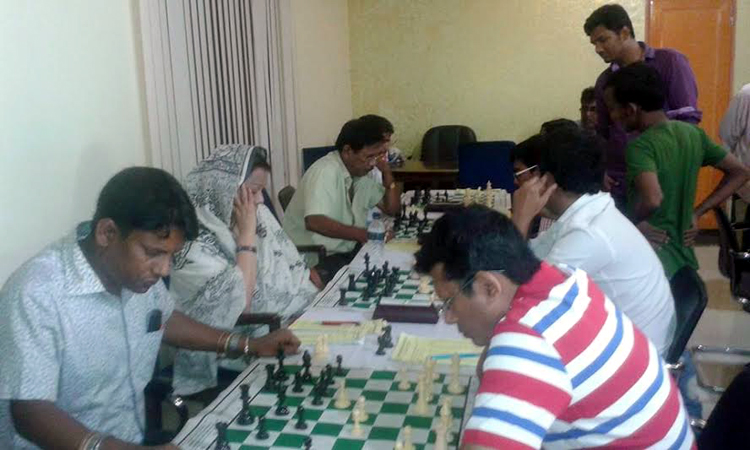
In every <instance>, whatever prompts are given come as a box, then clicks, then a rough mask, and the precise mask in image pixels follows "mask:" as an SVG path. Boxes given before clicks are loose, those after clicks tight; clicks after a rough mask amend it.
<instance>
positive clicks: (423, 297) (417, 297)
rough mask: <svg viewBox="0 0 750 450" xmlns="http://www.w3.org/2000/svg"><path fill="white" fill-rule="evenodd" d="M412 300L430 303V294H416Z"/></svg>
mask: <svg viewBox="0 0 750 450" xmlns="http://www.w3.org/2000/svg"><path fill="white" fill-rule="evenodd" d="M411 299H412V301H419V302H429V301H430V294H414V296H413V297H412V298H411Z"/></svg>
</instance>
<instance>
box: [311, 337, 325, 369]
mask: <svg viewBox="0 0 750 450" xmlns="http://www.w3.org/2000/svg"><path fill="white" fill-rule="evenodd" d="M325 340H326V335H320V336H318V337H317V338H316V340H315V353H313V363H314V364H316V365H320V364H323V362H325V361H326V360H327V359H328V352H327V351H326V343H325Z"/></svg>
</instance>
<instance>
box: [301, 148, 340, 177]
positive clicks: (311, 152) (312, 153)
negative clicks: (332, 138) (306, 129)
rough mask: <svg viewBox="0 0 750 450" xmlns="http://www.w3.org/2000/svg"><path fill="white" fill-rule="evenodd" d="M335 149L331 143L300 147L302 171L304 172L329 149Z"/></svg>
mask: <svg viewBox="0 0 750 450" xmlns="http://www.w3.org/2000/svg"><path fill="white" fill-rule="evenodd" d="M333 150H336V147H334V146H333V145H327V146H325V147H308V148H303V149H302V173H305V172H306V171H307V169H309V168H310V166H312V165H313V163H314V162H315V161H317V160H319V159H320V158H322V157H324V156H325V155H327V154H329V153H330V152H331V151H333Z"/></svg>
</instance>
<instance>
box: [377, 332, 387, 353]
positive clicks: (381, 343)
mask: <svg viewBox="0 0 750 450" xmlns="http://www.w3.org/2000/svg"><path fill="white" fill-rule="evenodd" d="M375 354H376V355H378V356H382V355H385V340H384V339H383V335H380V336H378V350H377V351H376V352H375Z"/></svg>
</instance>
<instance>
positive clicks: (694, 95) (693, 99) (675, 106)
mask: <svg viewBox="0 0 750 450" xmlns="http://www.w3.org/2000/svg"><path fill="white" fill-rule="evenodd" d="M652 65H653V66H654V68H655V69H656V70H657V71H659V73H660V74H661V76H662V79H663V81H664V86H665V88H666V92H665V94H666V100H667V101H666V105H665V107H664V110H665V112H666V113H667V117H669V118H670V119H672V120H682V121H684V122H690V123H692V124H698V123H700V121H701V118H702V117H703V113H702V112H701V111H700V110H699V109H698V85H697V83H696V82H695V74H693V69H692V68H691V67H690V63H689V62H688V59H687V58H686V57H685V55H683V54H682V53H679V52H677V51H675V50H672V49H668V48H662V49H656V50H655V54H654V59H653V62H652Z"/></svg>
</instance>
